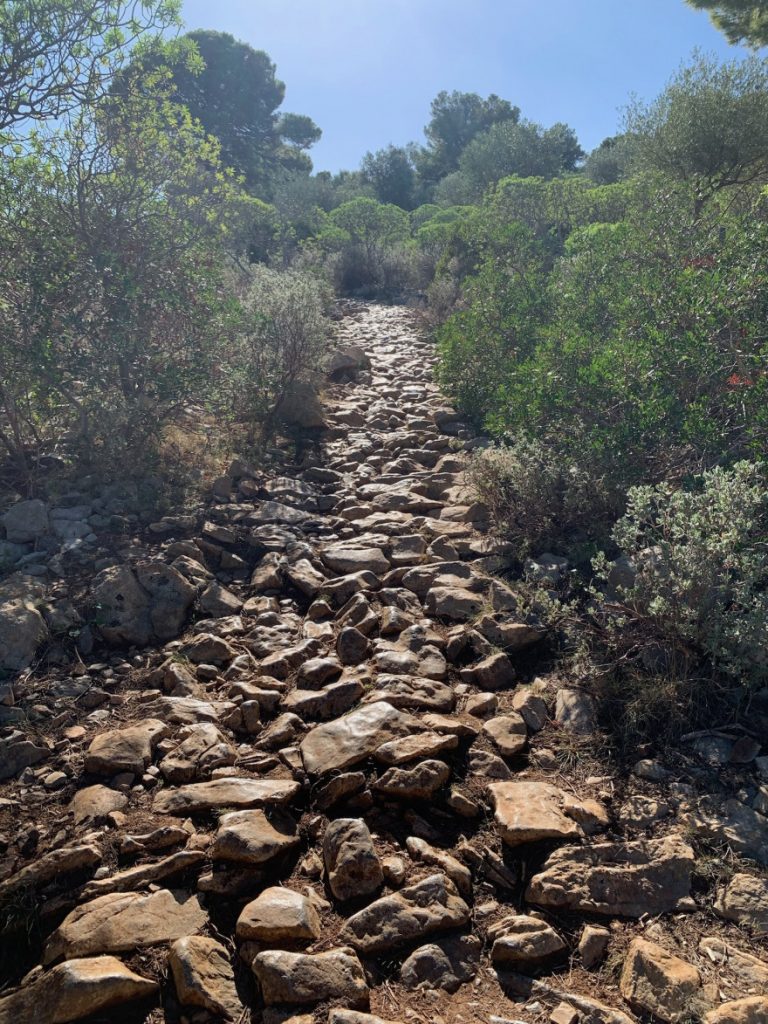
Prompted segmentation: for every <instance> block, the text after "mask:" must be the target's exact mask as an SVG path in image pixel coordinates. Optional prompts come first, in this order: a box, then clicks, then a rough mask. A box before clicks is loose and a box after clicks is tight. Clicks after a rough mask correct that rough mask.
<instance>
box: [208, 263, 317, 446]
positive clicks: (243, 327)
mask: <svg viewBox="0 0 768 1024" xmlns="http://www.w3.org/2000/svg"><path fill="white" fill-rule="evenodd" d="M234 291H235V292H236V294H238V296H239V304H240V311H239V324H238V330H237V331H236V332H235V334H234V337H233V340H232V345H231V348H230V350H229V351H228V353H227V357H226V359H225V360H224V361H223V367H222V372H224V373H226V374H227V378H226V387H227V390H228V392H229V394H230V401H231V408H232V411H233V413H234V416H235V418H236V419H237V420H238V421H240V422H245V423H248V424H250V426H251V430H252V431H253V429H254V428H255V427H256V426H257V425H258V424H262V425H264V426H265V429H266V432H267V433H269V432H270V431H271V429H272V428H273V427H274V426H275V425H276V421H277V417H278V415H279V410H280V408H281V406H282V405H284V403H285V401H286V396H288V395H289V394H290V393H291V392H292V390H293V389H295V388H296V386H297V385H299V384H310V385H311V384H313V382H315V381H316V380H317V378H318V377H319V372H320V367H321V363H322V359H323V356H324V355H325V352H326V349H327V341H328V318H327V315H326V312H327V308H328V306H329V305H330V301H331V295H330V292H329V290H328V289H327V288H326V287H324V286H323V284H322V282H321V281H319V280H318V278H317V277H315V276H313V275H311V274H309V273H307V272H305V271H300V270H284V271H277V270H272V269H270V268H268V267H264V266H254V267H252V268H250V269H249V270H248V271H245V272H244V273H243V274H242V275H241V276H240V277H239V278H238V280H237V281H236V282H235V284H234ZM306 394H307V396H308V397H307V399H306V400H307V401H308V402H311V401H312V397H311V390H308V391H307V392H306ZM307 411H309V410H307Z"/></svg>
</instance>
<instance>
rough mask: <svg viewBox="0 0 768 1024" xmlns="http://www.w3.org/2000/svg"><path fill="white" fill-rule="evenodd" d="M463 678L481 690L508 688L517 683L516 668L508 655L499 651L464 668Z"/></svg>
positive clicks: (462, 671)
mask: <svg viewBox="0 0 768 1024" xmlns="http://www.w3.org/2000/svg"><path fill="white" fill-rule="evenodd" d="M461 678H462V679H463V680H464V682H466V683H469V684H470V685H471V686H477V687H478V688H479V689H481V690H506V689H509V688H510V687H512V686H514V685H515V670H514V668H513V666H512V662H511V661H510V660H509V658H508V657H507V655H506V654H504V653H503V652H501V651H497V652H496V653H495V654H489V655H488V657H487V658H483V660H482V661H479V662H478V663H477V664H476V665H470V666H469V668H464V669H462V670H461Z"/></svg>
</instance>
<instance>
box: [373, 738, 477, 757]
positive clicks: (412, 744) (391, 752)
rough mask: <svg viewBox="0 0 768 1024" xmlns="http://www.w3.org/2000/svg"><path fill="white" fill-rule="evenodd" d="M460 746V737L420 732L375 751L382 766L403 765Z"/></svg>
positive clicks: (384, 745) (375, 755) (390, 742)
mask: <svg viewBox="0 0 768 1024" xmlns="http://www.w3.org/2000/svg"><path fill="white" fill-rule="evenodd" d="M458 745H459V738H458V736H450V735H449V736H442V735H440V734H439V733H437V732H419V733H415V734H414V735H413V736H404V737H403V738H402V739H399V740H390V741H389V742H388V743H382V745H381V746H380V747H379V748H378V749H377V750H376V751H374V755H373V756H374V758H375V759H376V760H377V761H379V762H380V763H381V764H387V765H401V764H408V763H409V762H410V761H421V760H426V759H429V758H433V757H435V756H437V755H439V754H444V753H447V752H448V751H451V750H455V749H456V748H457V747H458Z"/></svg>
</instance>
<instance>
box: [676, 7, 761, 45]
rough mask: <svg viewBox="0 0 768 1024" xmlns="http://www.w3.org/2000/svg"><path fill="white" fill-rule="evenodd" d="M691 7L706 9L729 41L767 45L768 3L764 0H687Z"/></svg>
mask: <svg viewBox="0 0 768 1024" xmlns="http://www.w3.org/2000/svg"><path fill="white" fill-rule="evenodd" d="M687 2H688V3H689V4H690V5H691V7H696V8H697V9H698V10H700V11H708V12H709V16H710V18H711V19H712V21H713V22H714V24H715V25H716V26H717V27H718V28H719V29H720V30H721V31H722V32H724V33H725V35H726V36H727V38H728V42H729V43H746V44H747V45H748V46H753V47H755V48H757V47H760V46H768V3H766V2H765V0H687Z"/></svg>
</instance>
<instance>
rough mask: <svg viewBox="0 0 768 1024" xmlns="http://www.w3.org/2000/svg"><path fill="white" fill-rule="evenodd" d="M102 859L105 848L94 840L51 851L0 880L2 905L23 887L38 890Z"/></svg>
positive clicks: (0, 902)
mask: <svg viewBox="0 0 768 1024" xmlns="http://www.w3.org/2000/svg"><path fill="white" fill-rule="evenodd" d="M100 862H101V850H100V849H99V848H98V846H95V845H94V844H93V843H81V844H78V845H74V846H63V847H61V848H60V849H58V850H51V851H50V852H49V853H45V854H43V856H42V857H37V858H36V859H35V860H33V861H32V862H31V863H29V864H27V865H26V866H25V867H23V868H21V869H20V870H19V871H17V872H15V874H13V875H11V876H10V878H6V879H4V880H3V881H2V882H0V904H3V903H5V902H6V901H7V900H9V899H10V898H11V897H12V896H13V895H14V894H15V893H17V892H19V890H22V889H27V890H30V891H34V890H36V889H39V888H40V887H41V886H43V885H45V884H46V883H47V882H50V881H51V879H53V878H56V879H58V878H60V877H61V876H62V875H67V874H71V873H72V872H75V871H82V870H84V869H85V868H89V867H92V866H93V865H95V864H99V863H100Z"/></svg>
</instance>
